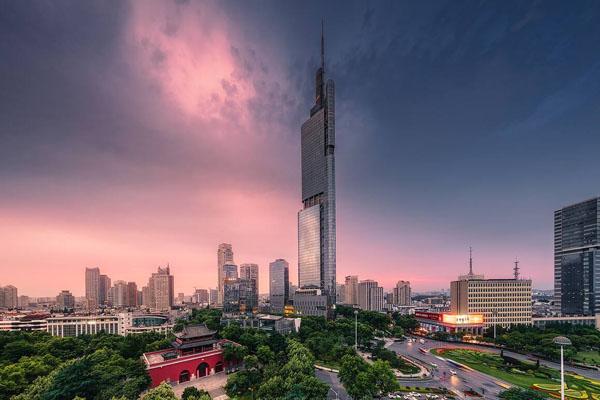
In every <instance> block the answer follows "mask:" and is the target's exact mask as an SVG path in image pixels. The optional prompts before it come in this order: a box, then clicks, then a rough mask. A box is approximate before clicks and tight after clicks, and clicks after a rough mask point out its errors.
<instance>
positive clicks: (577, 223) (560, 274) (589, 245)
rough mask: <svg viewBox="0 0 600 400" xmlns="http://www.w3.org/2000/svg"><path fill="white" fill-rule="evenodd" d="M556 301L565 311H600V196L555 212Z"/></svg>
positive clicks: (565, 312) (564, 313)
mask: <svg viewBox="0 0 600 400" xmlns="http://www.w3.org/2000/svg"><path fill="white" fill-rule="evenodd" d="M554 304H555V307H556V309H557V311H558V312H560V313H561V314H563V315H595V314H598V313H600V197H596V198H593V199H590V200H587V201H584V202H581V203H577V204H574V205H571V206H568V207H564V208H562V209H560V210H557V211H555V212H554Z"/></svg>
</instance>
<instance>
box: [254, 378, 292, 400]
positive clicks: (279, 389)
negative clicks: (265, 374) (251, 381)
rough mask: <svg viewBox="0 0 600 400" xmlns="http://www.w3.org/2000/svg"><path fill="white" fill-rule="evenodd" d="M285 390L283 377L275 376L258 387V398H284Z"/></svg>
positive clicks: (271, 399)
mask: <svg viewBox="0 0 600 400" xmlns="http://www.w3.org/2000/svg"><path fill="white" fill-rule="evenodd" d="M286 393H287V389H286V387H285V380H284V379H283V377H281V376H279V375H276V376H273V377H271V378H270V379H269V380H267V381H266V382H264V383H263V384H262V385H260V388H259V389H258V398H259V399H264V400H277V399H282V398H284V397H285V395H286Z"/></svg>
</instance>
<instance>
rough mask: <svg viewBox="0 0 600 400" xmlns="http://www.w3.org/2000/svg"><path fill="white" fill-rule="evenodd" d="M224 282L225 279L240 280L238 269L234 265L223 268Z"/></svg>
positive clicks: (226, 265) (228, 264)
mask: <svg viewBox="0 0 600 400" xmlns="http://www.w3.org/2000/svg"><path fill="white" fill-rule="evenodd" d="M222 270H223V272H222V275H223V280H225V279H238V278H239V274H238V267H237V265H235V264H233V263H225V265H223V268H222Z"/></svg>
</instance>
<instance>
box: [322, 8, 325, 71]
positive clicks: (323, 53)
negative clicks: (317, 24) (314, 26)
mask: <svg viewBox="0 0 600 400" xmlns="http://www.w3.org/2000/svg"><path fill="white" fill-rule="evenodd" d="M321 68H322V69H323V74H325V23H324V22H323V18H321Z"/></svg>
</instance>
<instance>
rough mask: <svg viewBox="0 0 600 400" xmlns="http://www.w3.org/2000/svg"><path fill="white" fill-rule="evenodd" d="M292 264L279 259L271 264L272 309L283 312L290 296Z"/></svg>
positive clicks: (270, 293)
mask: <svg viewBox="0 0 600 400" xmlns="http://www.w3.org/2000/svg"><path fill="white" fill-rule="evenodd" d="M289 274H290V266H289V264H288V262H287V261H286V260H283V259H278V260H275V261H273V262H272V263H270V264H269V301H270V303H271V310H272V311H274V312H278V313H282V312H283V307H284V306H285V305H286V304H287V302H288V300H289V298H290V286H289V285H290V275H289Z"/></svg>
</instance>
